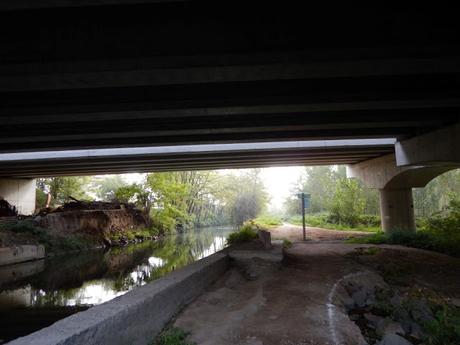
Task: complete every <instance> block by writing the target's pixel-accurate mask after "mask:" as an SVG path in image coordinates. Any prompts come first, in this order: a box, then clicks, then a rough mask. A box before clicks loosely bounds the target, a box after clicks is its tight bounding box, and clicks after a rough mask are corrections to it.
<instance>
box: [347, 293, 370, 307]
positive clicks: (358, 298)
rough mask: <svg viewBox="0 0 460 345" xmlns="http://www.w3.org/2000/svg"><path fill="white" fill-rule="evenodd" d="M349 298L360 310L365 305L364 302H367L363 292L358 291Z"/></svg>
mask: <svg viewBox="0 0 460 345" xmlns="http://www.w3.org/2000/svg"><path fill="white" fill-rule="evenodd" d="M351 298H353V300H354V301H355V304H356V305H357V306H358V307H359V308H362V307H364V306H365V305H366V300H367V294H366V292H364V291H363V290H358V291H356V292H355V293H353V295H351Z"/></svg>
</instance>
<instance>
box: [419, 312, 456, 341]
mask: <svg viewBox="0 0 460 345" xmlns="http://www.w3.org/2000/svg"><path fill="white" fill-rule="evenodd" d="M434 316H435V317H434V320H432V321H431V322H428V323H427V324H426V330H427V331H428V336H427V337H426V339H424V340H425V343H426V344H429V345H456V344H460V309H458V308H455V307H453V306H450V305H447V304H442V305H439V306H438V307H437V311H436V312H435V315H434Z"/></svg>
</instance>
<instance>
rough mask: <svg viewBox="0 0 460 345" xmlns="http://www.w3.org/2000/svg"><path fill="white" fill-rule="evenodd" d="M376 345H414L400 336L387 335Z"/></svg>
mask: <svg viewBox="0 0 460 345" xmlns="http://www.w3.org/2000/svg"><path fill="white" fill-rule="evenodd" d="M376 345H412V343H410V342H409V341H407V340H406V339H405V338H403V337H401V336H399V335H396V334H386V335H385V336H384V337H383V339H382V340H381V341H380V342H378V343H377V344H376Z"/></svg>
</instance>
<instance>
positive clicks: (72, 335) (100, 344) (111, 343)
mask: <svg viewBox="0 0 460 345" xmlns="http://www.w3.org/2000/svg"><path fill="white" fill-rule="evenodd" d="M228 266H229V258H228V256H227V255H226V254H224V253H216V254H214V255H211V256H209V257H207V258H205V259H202V260H200V261H197V262H195V263H193V264H191V265H189V266H187V267H184V268H182V269H180V270H177V271H175V272H173V273H171V274H169V275H167V276H166V277H163V278H161V279H158V280H155V281H154V282H152V283H150V284H147V285H144V286H142V287H140V288H137V289H135V290H133V291H131V292H128V293H127V294H125V295H123V296H120V297H117V298H115V299H113V300H111V301H109V302H107V303H104V304H101V305H98V306H95V307H93V308H90V309H88V310H86V311H84V312H80V313H77V314H75V315H72V316H70V317H68V318H66V319H63V320H60V321H58V322H56V323H55V324H53V325H51V326H50V327H47V328H44V329H42V330H40V331H38V332H35V333H32V334H30V335H28V336H26V337H22V338H19V339H16V340H13V341H12V342H10V343H8V344H9V345H32V344H33V345H58V344H59V345H80V344H81V345H92V344H97V345H106V344H107V345H117V344H130V345H131V344H132V345H138V344H142V345H143V344H148V343H149V342H151V341H152V340H153V339H154V338H155V337H156V335H157V334H158V333H159V332H160V331H161V330H162V329H163V327H164V326H165V325H166V324H167V323H168V322H169V320H170V319H171V318H172V317H173V316H174V315H175V314H176V313H178V312H179V311H180V310H181V309H182V307H184V306H185V305H186V304H187V303H189V302H191V301H192V300H193V299H194V298H195V297H197V296H198V295H200V294H201V293H202V292H203V291H204V289H205V288H206V287H208V286H209V285H210V284H211V283H213V282H214V281H215V280H217V279H218V278H219V277H221V276H222V274H223V273H224V272H225V271H226V270H227V269H228Z"/></svg>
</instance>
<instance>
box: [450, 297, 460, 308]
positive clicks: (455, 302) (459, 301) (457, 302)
mask: <svg viewBox="0 0 460 345" xmlns="http://www.w3.org/2000/svg"><path fill="white" fill-rule="evenodd" d="M450 303H452V304H453V305H454V306H456V307H457V308H460V298H451V300H450Z"/></svg>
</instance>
